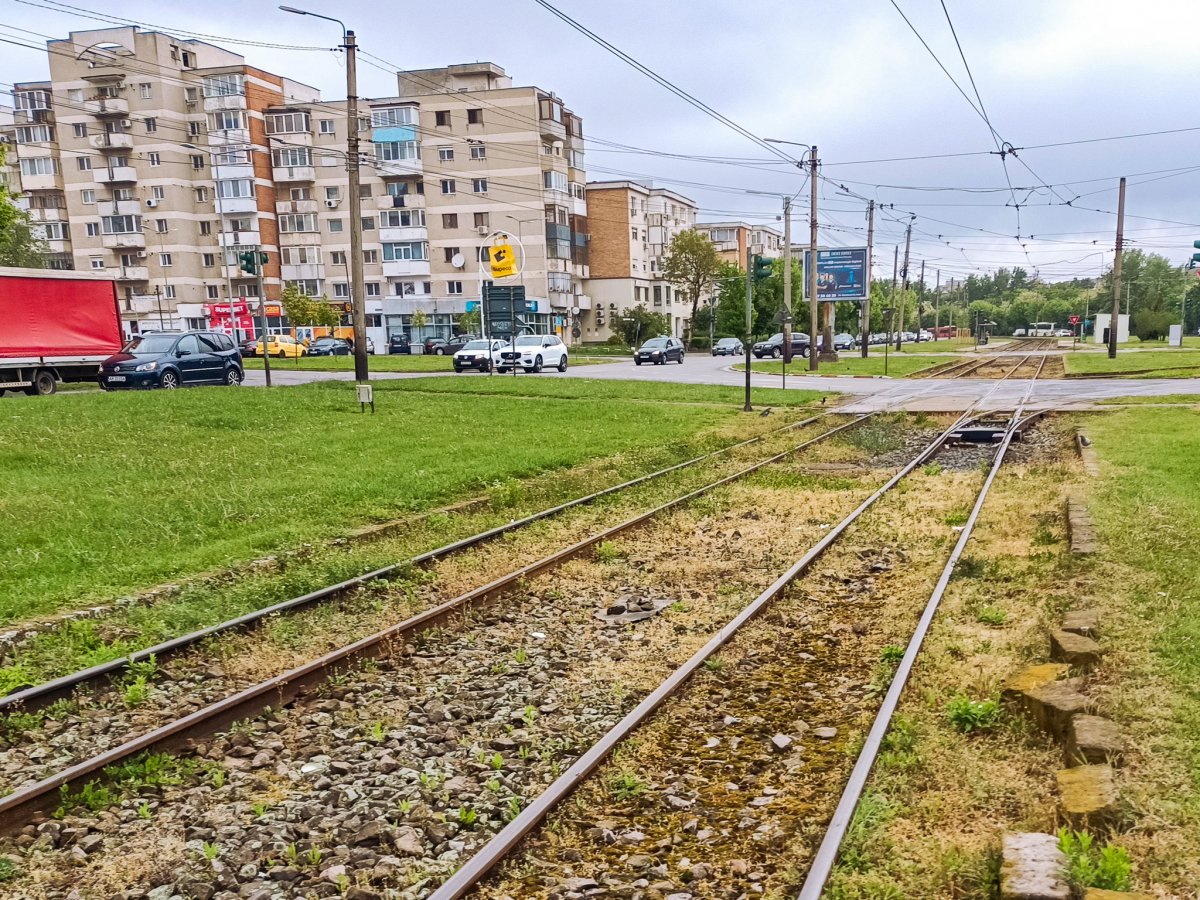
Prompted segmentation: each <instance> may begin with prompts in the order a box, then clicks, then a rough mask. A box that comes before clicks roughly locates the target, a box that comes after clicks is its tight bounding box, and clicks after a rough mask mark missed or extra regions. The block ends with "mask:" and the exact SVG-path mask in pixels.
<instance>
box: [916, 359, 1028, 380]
mask: <svg viewBox="0 0 1200 900" xmlns="http://www.w3.org/2000/svg"><path fill="white" fill-rule="evenodd" d="M1013 358H1016V362H1015V363H1014V362H1013V361H1012V360H1013ZM1047 358H1048V357H1046V356H1045V355H1042V354H1037V355H1035V354H1033V353H1025V354H1023V355H1019V354H1018V353H1011V354H1010V353H1005V354H1003V355H1001V354H997V355H995V356H985V357H983V358H981V359H966V360H961V361H959V362H953V363H949V364H947V365H945V366H942V367H939V368H937V369H934V370H932V371H930V372H926V373H925V374H924V375H923V376H922V377H925V378H945V379H955V378H968V377H971V378H987V379H989V380H996V381H1007V380H1008V379H1009V378H1012V377H1014V376H1016V375H1017V373H1018V372H1020V371H1021V370H1022V369H1027V370H1029V371H1027V372H1026V373H1025V377H1028V378H1031V379H1034V380H1036V379H1038V378H1040V377H1041V376H1042V372H1043V370H1044V369H1045V366H1046V360H1047Z"/></svg>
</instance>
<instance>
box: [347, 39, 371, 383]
mask: <svg viewBox="0 0 1200 900" xmlns="http://www.w3.org/2000/svg"><path fill="white" fill-rule="evenodd" d="M344 46H345V48H346V154H347V156H346V174H347V176H348V180H349V182H350V186H349V191H350V303H351V309H352V310H353V316H354V380H355V381H357V382H358V383H359V384H365V383H366V381H367V376H368V371H367V298H366V293H367V285H366V279H365V277H364V276H363V249H362V244H363V232H362V197H361V196H359V184H360V181H361V179H360V177H359V159H358V76H357V72H356V70H355V65H356V56H357V53H358V51H357V44H356V42H355V38H354V32H353V31H347V32H346V43H345V45H344Z"/></svg>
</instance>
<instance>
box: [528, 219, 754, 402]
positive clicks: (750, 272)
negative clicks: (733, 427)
mask: <svg viewBox="0 0 1200 900" xmlns="http://www.w3.org/2000/svg"><path fill="white" fill-rule="evenodd" d="M748 244H749V241H747V245H748ZM753 296H754V250H753V248H751V247H750V246H747V247H746V405H745V406H743V407H742V409H744V410H745V411H746V412H750V411H751V406H750V344H751V342H752V341H753V340H754V333H753V330H752V329H753V328H754V319H753V309H754V306H753V302H752V298H753ZM513 371H514V372H515V371H516V366H513Z"/></svg>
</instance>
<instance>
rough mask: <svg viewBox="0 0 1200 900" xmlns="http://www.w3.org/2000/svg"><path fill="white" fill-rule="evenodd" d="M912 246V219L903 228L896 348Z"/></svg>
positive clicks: (906, 288) (900, 327) (900, 336)
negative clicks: (902, 263) (902, 261)
mask: <svg viewBox="0 0 1200 900" xmlns="http://www.w3.org/2000/svg"><path fill="white" fill-rule="evenodd" d="M911 248H912V219H911V218H910V219H909V220H908V227H907V228H905V229H904V265H902V266H901V267H900V312H899V314H898V315H897V317H896V318H897V319H899V321H898V322H897V324H896V349H897V350H899V349H900V342H901V341H902V340H903V339H904V295H905V293H906V292H907V291H908V251H909V250H910V249H911Z"/></svg>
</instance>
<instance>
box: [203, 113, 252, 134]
mask: <svg viewBox="0 0 1200 900" xmlns="http://www.w3.org/2000/svg"><path fill="white" fill-rule="evenodd" d="M245 115H246V114H245V113H244V112H242V110H240V109H222V110H219V111H218V112H215V113H209V116H208V122H209V125H208V130H209V131H226V130H237V129H241V128H245V127H246V118H245Z"/></svg>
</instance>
